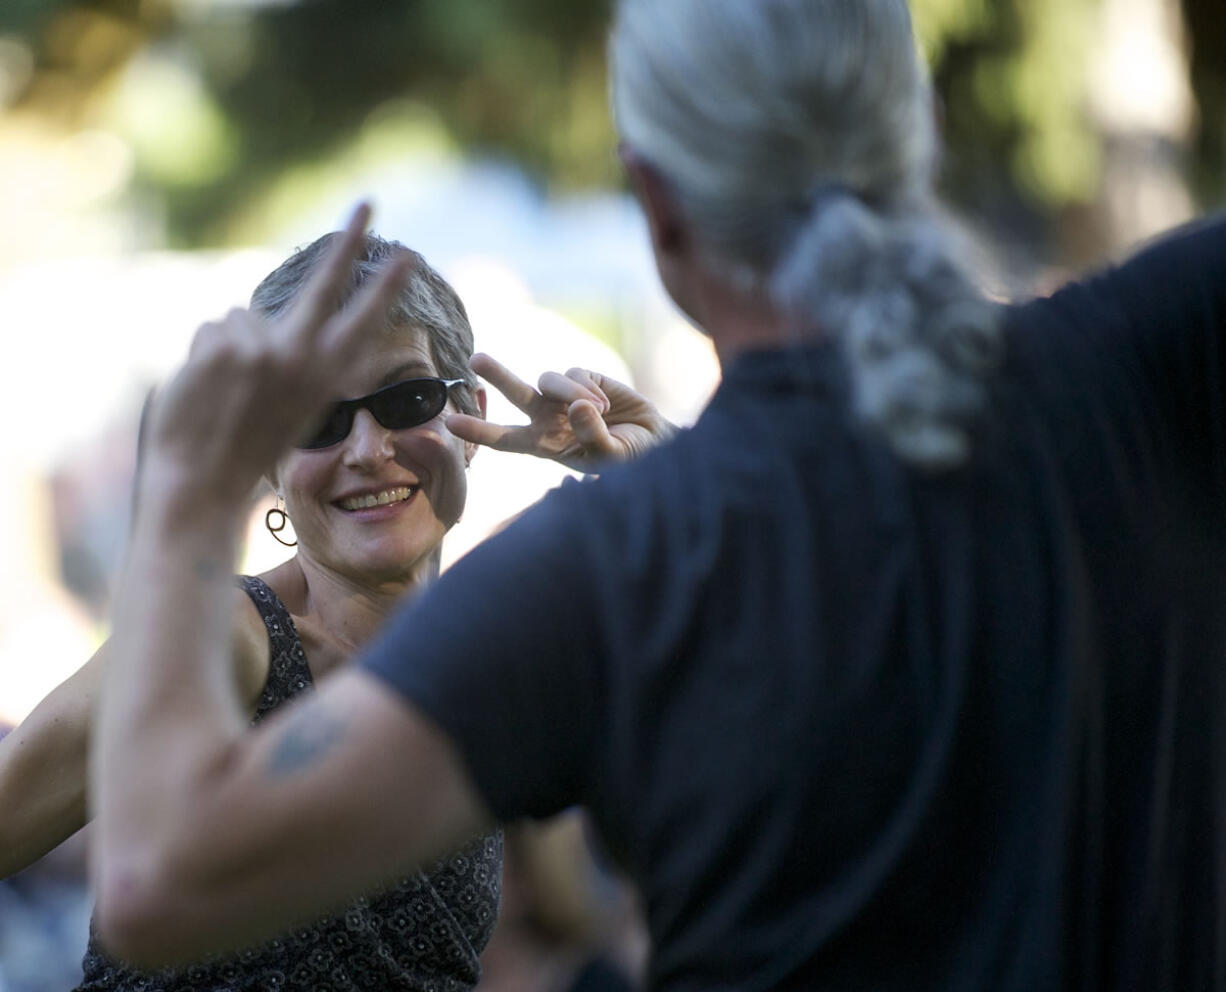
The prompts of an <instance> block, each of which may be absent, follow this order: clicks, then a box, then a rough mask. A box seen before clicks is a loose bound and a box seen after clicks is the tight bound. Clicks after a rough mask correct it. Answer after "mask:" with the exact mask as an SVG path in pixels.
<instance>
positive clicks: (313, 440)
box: [298, 403, 353, 449]
mask: <svg viewBox="0 0 1226 992" xmlns="http://www.w3.org/2000/svg"><path fill="white" fill-rule="evenodd" d="M352 425H353V413H352V411H350V410H349V408H348V407H346V406H345V405H344V404H339V403H338V404H337V405H336V406H333V407H331V408H330V409H329V410H328V412H327V413H326V414H325V415H324V419H323V421H322V422H320V424H319V425H318V426H317V427H315V428H314V429H313V430H311V431H310V433H308V434H307V435H306V436H305V437H304V438H303V439H302V440H301V441H299V442H298V447H300V448H308V449H309V448H327V447H329V446H331V445H333V444H336V442H337V441H342V440H344V438H345V435H346V434H348V433H349V428H350V427H351V426H352Z"/></svg>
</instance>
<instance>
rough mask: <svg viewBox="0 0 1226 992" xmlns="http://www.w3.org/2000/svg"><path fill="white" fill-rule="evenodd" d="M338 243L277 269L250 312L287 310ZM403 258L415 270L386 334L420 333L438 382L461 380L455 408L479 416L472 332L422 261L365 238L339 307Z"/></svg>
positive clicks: (324, 241)
mask: <svg viewBox="0 0 1226 992" xmlns="http://www.w3.org/2000/svg"><path fill="white" fill-rule="evenodd" d="M337 237H340V235H339V233H337V232H335V231H334V232H332V233H331V234H325V235H324V236H323V237H321V238H318V239H316V240H315V241H313V242H311V244H309V245H307V246H306V247H305V248H300V249H299V250H298V251H296V252H294V254H293V255H291V256H290V257H289V258H287V259H286V260H285V261H284V262H282V263H281V264H280V265H278V266H277V267H276V268H275V269H274V270H273V271H272V272H270V273H269V274H268V275H267V276H265V277H264V280H263V281H262V282H261V283H260V284H259V285H258V286H257V287H256V288H255V292H254V293H252V294H251V309H252V310H254V311H255V312H256V313H259V314H262V315H263V316H265V317H276V316H278V315H279V314H281V313H283V312H284V311H285V310H286V309H288V308H289V306H290V304H291V303H293V301H294V300H295V299H296V298H297V297H298V294H299V293H300V292H302V289H303V287H304V286H305V285H306V283H307V281H308V280H309V279H310V277H311V274H312V273H313V272H314V271H315V268H316V266H318V265H319V263H320V262H321V261H322V260H323V258H324V257H325V256H326V255H327V253H328V249H329V248H330V247H331V245H332V242H333V240H334V239H335V238H337ZM405 255H409V256H411V257H412V258H413V261H414V263H415V264H414V265H413V267H412V268H411V269H410V272H409V274H408V276H407V277H406V278H405V281H404V285H403V287H402V288H401V290H400V294H399V295H398V296H397V297H396V299H395V301H394V302H393V304H392V307H391V309H390V310H389V311H388V324H387V326H388V329H389V330H390V331H396V330H402V329H405V328H415V329H418V330H421V331H423V332H424V333H425V336H426V342H427V346H428V347H429V349H430V358H431V360H432V361H433V362H434V367H435V369H436V370H437V372H438V374H439V376H440V377H441V378H444V379H463V380H464V382H465V385H464V386H460V387H457V388H455V389H454V390H453V391H452V396H453V397H454V398H455V401H456V405H457V406H458V407H459V408H460V410H461V411H462V412H464V413H468V414H472V415H473V416H479V414H480V411H479V408H478V406H477V399H476V393H475V390H476V387H477V377H476V375H475V374H474V373H473V371H472V369H471V368H470V367H469V360H470V359H471V358H472V354H473V331H472V327H471V325H470V324H469V322H468V312H467V311H466V310H465V309H464V303H463V301H462V300H461V299H460V297H459V295H458V294H457V293H456V291H455V290H454V289H452V288H451V284H450V283H448V282H447V280H446V279H444V278H443V277H442V276H441V275H439V274H438V273H437V272H436V271H435V270H434V269H432V268H431V267H430V266H429V265H428V264H427V263H426V260H425V259H424V258H422V256H421V255H419V254H418V253H417V252H415V251H413V250H412V249H411V248H406V247H405V246H404V245H402V244H401V243H400V242H399V241H389V240H387V239H386V238H381V237H379V236H378V235H377V234H367V235H366V236H365V241H364V242H363V246H362V250H361V253H360V254H359V255H358V257H357V259H356V260H355V261H354V263H353V270H352V274H351V277H350V280H349V284H348V285H347V286H346V288H345V291H344V293H343V294H342V295H341V298H340V300H339V301H338V306H344V305H345V303H346V302H347V301H348V300H349V299H350V298H351V297H352V296H353V294H354V293H356V292H357V291H358V289H359V288H360V287H361V286H362V285H364V284H365V283H366V281H367V280H369V279H370V278H371V277H372V276H374V275H375V274H376V273H378V272H379V271H381V270H382V269H383V268H384V267H386V266H387V264H388V263H389V262H390V261H391V260H392V259H394V258H400V257H403V256H405Z"/></svg>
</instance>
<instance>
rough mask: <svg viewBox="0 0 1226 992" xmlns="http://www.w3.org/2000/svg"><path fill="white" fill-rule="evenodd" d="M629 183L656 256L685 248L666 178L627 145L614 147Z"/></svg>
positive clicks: (674, 199)
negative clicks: (636, 198)
mask: <svg viewBox="0 0 1226 992" xmlns="http://www.w3.org/2000/svg"><path fill="white" fill-rule="evenodd" d="M618 155H620V156H621V160H622V164H623V165H625V167H626V174H627V175H629V177H630V184H631V185H632V186H633V187H634V192H635V193H636V194H637V196H638V200H639V205H640V206H641V207H642V208H643V214H644V215H645V216H646V217H647V227H648V229H649V230H650V232H651V246H652V248H654V249H655V252H656V255H657V256H658V257H661V258H669V257H672V256H675V255H678V254H680V253H682V252H684V251H685V250H686V249H687V248H688V238H687V236H686V235H687V231H686V226H685V222H684V220H683V219H682V216H681V211H680V209H679V208H678V205H677V197H676V194H675V193H674V192H673V189H672V186H671V185H670V184H669V182H668V180H667V179H665V178H664V176H663V175H661V174H660V171H659V170H658V169H657V168H656V167H655V166H654V165H652V164H651V163H650V162H648V161H647V159H645V158H643V157H642V156H641V155H640V154H639V153H638V152H636V151H635V150H634V149H633V148H631V147H629V146H628V145H621V146H620V147H619V148H618Z"/></svg>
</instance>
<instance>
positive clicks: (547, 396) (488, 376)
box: [447, 354, 677, 472]
mask: <svg viewBox="0 0 1226 992" xmlns="http://www.w3.org/2000/svg"><path fill="white" fill-rule="evenodd" d="M471 364H472V369H473V371H474V372H476V373H477V374H478V375H479V376H481V377H482V378H483V379H485V380H486V381H487V382H489V383H490V384H491V385H492V386H494V388H496V389H497V390H498V391H499V392H500V393H502V394H503V396H505V397H506V398H507V399H508V400H510V401H511V403H513V404H514V405H515V406H516V407H517V408H518V409H520V410H522V411H523V412H524V413H525V414H527V415H528V419H529V423H527V424H525V425H523V426H519V427H514V426H509V425H502V424H491V423H489V422H488V421H485V420H481V419H480V418H478V417H470V416H468V415H467V414H463V413H456V414H452V415H451V416H450V417H448V418H447V427H448V429H449V430H450V431H451V432H452V433H453V434H455V435H456V436H457V437H459V438H462V439H463V440H465V441H470V442H472V443H475V444H484V445H486V446H487V447H490V448H494V449H495V450H497V451H513V452H517V453H520V454H526V455H536V456H537V457H538V458H551V459H553V460H554V461H556V462H561V463H562V464H563V465H565V466H566V467H567V468H572V469H575V470H577V471H580V472H591V471H593V470H595V469H597V468H598V467H599V466H600V465H601V464H604V463H607V462H610V461H625V460H626V459H629V458H635V457H637V456H638V455H641V454H642V453H643V452H644V451H646V450H647V449H649V448H653V447H655V446H656V445H657V444H660V443H661V442H663V441H666V440H668V439H669V438H670V437H672V436H673V434H675V433H676V431H677V428H676V427H674V426H673V425H672V424H670V423H669V422H668V421H667V420H665V419H664V418H663V417H662V416H660V413H659V411H658V410H657V409H656V408H655V405H654V404H652V403H651V402H650V401H649V400H648V399H646V398H645V397H644V396H642V395H640V394H639V393H636V392H635V391H634V390H633V389H631V388H630V387H629V386H626V385H624V384H622V383H620V382H618V381H617V380H616V379H610V378H609V377H608V376H605V375H601V374H600V373H598V372H588V371H587V370H585V369H571V370H570V371H569V372H567V373H566V374H565V375H562V374H560V373H558V372H546V373H545V374H544V375H542V376H541V378H540V381H539V382H538V383H537V388H536V389H533V388H532V387H531V386H530V385H528V384H527V383H526V382H524V381H523V380H522V379H520V378H519V377H518V376H516V375H515V374H514V373H513V372H511V371H510V370H509V369H507V368H506V367H505V366H504V365H502V364H501V363H500V362H497V361H495V360H494V359H493V358H491V357H490V356H489V355H483V354H476V355H473V358H472V363H471Z"/></svg>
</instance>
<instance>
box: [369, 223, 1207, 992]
mask: <svg viewBox="0 0 1226 992" xmlns="http://www.w3.org/2000/svg"><path fill="white" fill-rule="evenodd" d="M1005 320H1006V325H1007V326H1006V334H1007V358H1006V361H1005V364H1004V367H1003V368H1002V370H1001V371H1000V372H999V374H998V375H997V377H996V378H995V380H994V381H993V385H992V387H991V388H992V400H991V406H990V411H989V413H988V414H987V415H986V416H985V418H984V419H983V422H982V425H981V428H980V431H979V437H978V439H977V447H976V454H975V457H974V458H973V460H972V461H971V462H970V464H969V465H967V466H966V467H964V468H962V469H959V470H957V471H954V472H948V473H943V474H937V475H931V474H927V475H926V474H924V473H920V472H915V471H911V470H908V469H906V468H904V467H903V466H902V465H900V463H899V462H898V461H897V460H896V459H894V458H893V457H892V456H891V455H890V453H889V452H888V451H887V449H886V447H885V445H884V443H883V441H882V440H881V439H880V438H879V437H878V436H877V435H875V434H874V432H873V431H872V430H871V429H869V428H867V427H865V426H863V425H862V424H860V423H858V422H856V420H855V418H854V416H853V415H852V414H851V413H850V412H849V404H848V401H847V386H846V377H845V373H844V369H843V366H842V363H841V360H840V356H839V354H838V352H837V350H836V349H834V348H831V347H828V346H827V347H823V346H820V345H819V346H816V347H809V348H806V349H790V350H781V351H772V352H759V353H752V354H748V355H745V356H743V357H742V358H740V359H739V360H738V361H737V362H736V363H735V364H733V365H732V367H731V368H729V369H727V370H726V376H725V379H724V381H723V383H722V385H721V386H720V388H719V390H718V391H717V393H716V395H715V397H714V398H713V400H712V402H711V403H710V405H709V407H708V408H707V410H706V411H705V412H704V413H703V415H702V417H701V419H700V420H699V422H698V423H697V424H696V425H695V426H694V427H693V428H692V429H690V430H688V431H685V432H683V433H682V434H681V435H680V436H679V437H678V438H677V439H676V440H675V441H674V442H672V443H671V444H669V445H667V446H666V447H664V448H661V449H658V450H656V451H654V452H652V453H651V454H649V455H647V456H646V457H644V458H643V459H641V460H640V461H638V462H636V463H634V464H631V465H627V466H622V467H619V468H618V469H616V470H614V471H610V472H608V473H606V474H605V475H604V476H603V477H602V478H601V479H600V480H599V481H598V482H595V483H591V484H585V485H575V486H568V487H563V488H562V489H561V490H559V491H557V492H555V493H553V494H551V495H550V496H549V497H548V498H547V499H545V500H544V501H543V502H542V504H541V505H539V506H538V507H536V508H535V509H533V510H532V511H530V512H529V513H527V514H526V515H525V516H524V517H523V518H522V519H521V520H520V521H518V522H517V523H516V524H514V525H513V526H511V527H510V528H508V529H507V530H506V531H505V532H504V533H503V534H501V535H500V536H498V537H496V538H494V539H493V540H491V541H489V542H488V543H486V544H485V545H483V546H482V547H480V548H479V549H477V550H476V551H474V552H473V553H472V554H471V555H469V556H468V557H467V558H465V559H464V560H463V561H461V562H460V563H458V564H457V565H456V566H455V567H454V568H452V569H451V570H450V571H449V572H448V573H447V574H446V575H444V576H443V577H442V579H441V580H440V581H439V582H438V583H437V585H436V586H435V587H434V589H433V590H431V591H430V592H429V593H428V594H427V595H425V596H424V597H422V598H421V599H420V600H418V601H417V602H416V603H415V604H414V605H413V606H412V607H411V608H410V609H408V610H407V611H406V612H405V613H403V614H402V615H401V616H399V617H398V618H397V619H396V620H395V621H394V622H393V623H392V624H391V625H390V628H389V630H388V631H387V633H386V634H385V636H383V637H382V638H381V639H380V641H379V642H378V644H377V645H376V646H375V647H374V648H373V649H372V650H371V651H370V652H369V653H368V654H367V656H366V658H365V662H364V664H365V665H366V667H367V668H368V669H369V670H370V671H372V672H374V673H376V674H377V675H378V676H379V677H380V678H382V679H385V680H386V681H387V682H388V683H390V684H391V685H392V686H394V687H395V688H396V690H398V691H399V692H402V693H403V694H404V695H405V696H406V697H407V698H408V699H410V700H411V701H412V702H413V703H414V704H415V705H416V706H418V707H419V708H420V709H421V710H422V711H424V712H425V713H426V714H428V715H429V716H430V717H431V718H432V719H433V720H435V721H437V723H438V724H440V725H441V726H442V727H443V728H444V729H445V731H446V732H447V733H448V734H449V735H450V736H451V737H452V738H453V740H454V742H455V743H456V745H457V746H458V748H459V750H460V752H461V754H462V755H463V756H464V759H465V761H466V762H467V764H468V766H469V768H470V770H471V773H472V776H473V778H474V781H475V782H476V783H477V786H478V788H479V790H480V791H481V793H482V795H483V797H484V799H485V801H486V802H487V803H488V805H489V807H490V808H491V809H492V810H493V811H494V813H496V814H497V815H498V816H499V817H501V818H503V819H511V818H515V817H520V816H545V815H548V814H551V813H554V812H557V811H558V810H561V809H563V808H564V807H566V806H569V805H572V804H576V803H582V804H585V805H587V806H588V807H590V809H591V811H592V813H593V816H594V818H595V821H596V823H597V824H598V826H599V828H600V830H601V832H602V834H603V836H604V838H605V840H606V841H607V843H608V844H609V846H610V848H611V850H612V851H613V852H614V853H615V854H616V855H617V856H618V858H619V859H620V860H621V861H622V862H623V863H624V864H625V866H626V867H627V868H628V870H629V871H630V872H631V874H632V875H633V877H634V878H635V879H636V880H637V882H638V883H639V885H640V887H641V889H642V892H643V895H644V898H645V902H646V908H647V914H648V921H649V925H650V930H651V934H652V938H653V946H654V952H653V962H652V982H653V985H654V987H656V988H661V989H670V990H692V989H693V990H696V989H741V990H751V989H768V988H791V989H839V990H846V989H873V990H878V992H881V990H891V989H909V990H912V989H941V990H946V992H957V990H964V989H965V990H970V989H990V990H993V992H1003V990H1012V989H1017V990H1022V989H1026V990H1031V989H1044V990H1058V989H1137V990H1141V989H1144V990H1152V989H1159V988H1169V989H1207V988H1222V987H1224V985H1226V693H1224V691H1223V689H1224V680H1223V668H1224V666H1226V224H1223V223H1222V222H1220V221H1218V222H1213V223H1206V224H1202V225H1199V226H1198V227H1196V228H1193V229H1189V230H1186V231H1183V232H1180V233H1179V234H1177V235H1175V236H1172V237H1170V238H1168V239H1167V240H1165V241H1163V242H1161V243H1159V244H1157V245H1156V246H1154V247H1152V248H1150V249H1149V250H1148V251H1146V252H1144V253H1142V254H1141V255H1140V256H1138V257H1137V258H1136V259H1135V260H1133V261H1132V262H1130V263H1128V264H1126V265H1124V266H1123V267H1120V268H1118V269H1113V270H1110V271H1107V272H1105V273H1103V274H1101V275H1099V276H1097V277H1095V278H1092V279H1089V280H1087V281H1085V282H1083V283H1080V284H1076V285H1073V286H1070V287H1068V288H1066V289H1064V290H1062V291H1060V292H1059V293H1056V294H1055V295H1054V296H1052V297H1051V298H1049V299H1043V300H1038V301H1035V302H1032V303H1030V304H1027V305H1024V306H1018V307H1012V308H1009V309H1008V310H1007V311H1006V317H1005Z"/></svg>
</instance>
